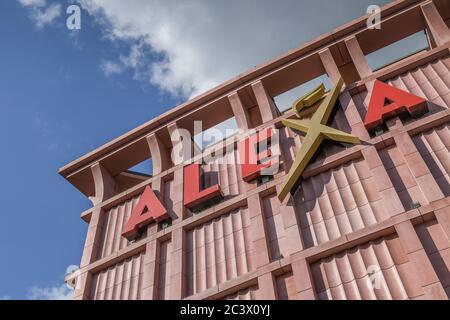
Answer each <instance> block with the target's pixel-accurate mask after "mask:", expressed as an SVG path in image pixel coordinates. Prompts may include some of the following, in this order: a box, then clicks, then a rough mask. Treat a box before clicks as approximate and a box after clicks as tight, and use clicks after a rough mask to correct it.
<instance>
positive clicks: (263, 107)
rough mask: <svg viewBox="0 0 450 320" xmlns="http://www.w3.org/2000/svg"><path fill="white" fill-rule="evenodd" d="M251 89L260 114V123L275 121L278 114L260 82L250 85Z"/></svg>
mask: <svg viewBox="0 0 450 320" xmlns="http://www.w3.org/2000/svg"><path fill="white" fill-rule="evenodd" d="M252 89H253V93H254V94H255V97H256V101H257V103H258V107H259V110H260V112H261V119H262V122H263V123H266V122H269V121H270V120H272V119H275V118H276V117H277V116H278V114H279V111H278V108H277V106H276V105H275V103H274V102H273V99H272V97H271V96H270V95H269V94H268V93H267V91H266V88H265V87H264V84H263V83H262V81H261V80H258V81H256V82H254V83H252Z"/></svg>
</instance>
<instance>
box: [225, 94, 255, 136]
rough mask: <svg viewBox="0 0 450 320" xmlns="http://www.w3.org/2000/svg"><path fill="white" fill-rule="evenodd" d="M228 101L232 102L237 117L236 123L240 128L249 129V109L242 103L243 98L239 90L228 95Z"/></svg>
mask: <svg viewBox="0 0 450 320" xmlns="http://www.w3.org/2000/svg"><path fill="white" fill-rule="evenodd" d="M228 101H229V102H230V105H231V109H232V110H233V114H234V117H235V118H236V123H237V126H238V128H239V129H241V130H244V131H247V130H248V129H250V127H251V124H250V118H249V115H248V113H247V110H246V109H245V107H244V106H243V105H242V101H241V98H240V97H239V93H238V92H237V91H235V92H233V93H232V94H230V95H229V96H228Z"/></svg>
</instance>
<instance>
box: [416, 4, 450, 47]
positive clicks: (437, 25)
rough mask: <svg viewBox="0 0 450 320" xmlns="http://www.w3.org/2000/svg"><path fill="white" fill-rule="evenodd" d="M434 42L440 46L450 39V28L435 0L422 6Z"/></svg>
mask: <svg viewBox="0 0 450 320" xmlns="http://www.w3.org/2000/svg"><path fill="white" fill-rule="evenodd" d="M420 8H421V9H422V14H423V17H424V19H425V23H426V25H427V29H428V31H429V33H430V35H431V38H432V40H433V41H434V44H435V45H436V46H437V47H439V46H442V45H444V44H446V43H448V42H449V41H450V30H449V29H448V27H447V25H446V24H445V22H444V20H443V19H442V17H441V15H440V14H439V11H438V10H437V8H436V6H435V5H434V3H433V1H429V2H427V3H424V4H423V5H421V6H420Z"/></svg>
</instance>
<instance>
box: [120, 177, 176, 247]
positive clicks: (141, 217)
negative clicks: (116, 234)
mask: <svg viewBox="0 0 450 320" xmlns="http://www.w3.org/2000/svg"><path fill="white" fill-rule="evenodd" d="M168 217H169V215H168V214H167V211H166V209H165V208H164V207H163V205H162V204H161V202H160V201H159V199H158V198H157V197H156V195H155V193H154V192H153V190H152V189H151V188H150V187H149V186H147V187H145V190H144V192H143V193H142V195H141V198H140V199H139V202H138V203H137V204H136V206H135V207H134V209H133V211H132V212H131V216H130V219H129V220H128V222H127V224H126V225H125V227H124V228H123V231H122V236H123V237H125V238H127V239H128V240H131V239H133V238H134V237H135V236H136V235H137V234H138V232H139V229H141V228H142V227H144V226H146V225H148V224H149V223H151V222H153V221H157V222H158V221H161V220H164V219H166V218H168Z"/></svg>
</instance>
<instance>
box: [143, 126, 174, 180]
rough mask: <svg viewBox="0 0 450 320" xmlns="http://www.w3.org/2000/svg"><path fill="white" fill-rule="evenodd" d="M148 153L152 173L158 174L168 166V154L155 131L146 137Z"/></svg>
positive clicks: (169, 161)
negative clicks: (150, 159)
mask: <svg viewBox="0 0 450 320" xmlns="http://www.w3.org/2000/svg"><path fill="white" fill-rule="evenodd" d="M146 139H147V143H148V148H149V149H150V155H151V157H152V165H153V172H152V173H153V175H154V176H155V175H157V174H160V173H161V172H163V171H165V170H167V169H168V168H169V167H170V163H171V160H170V154H169V152H168V150H167V148H166V147H165V146H164V144H163V143H162V142H161V140H160V139H159V137H158V136H157V134H156V133H152V134H150V135H148V136H147V137H146Z"/></svg>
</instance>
